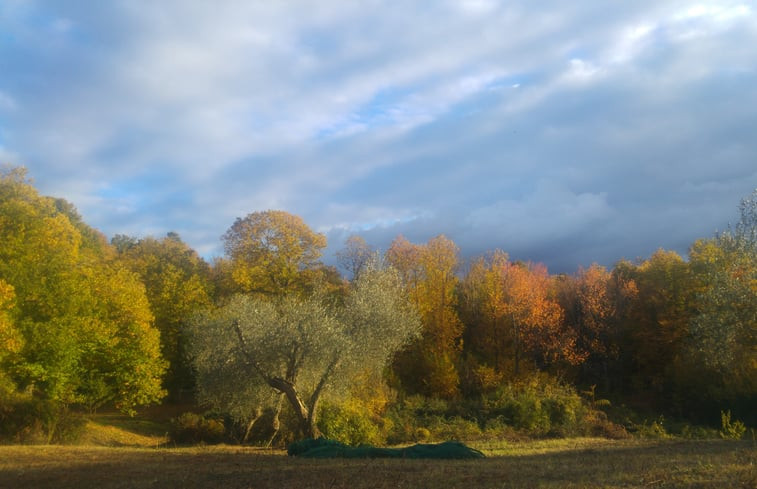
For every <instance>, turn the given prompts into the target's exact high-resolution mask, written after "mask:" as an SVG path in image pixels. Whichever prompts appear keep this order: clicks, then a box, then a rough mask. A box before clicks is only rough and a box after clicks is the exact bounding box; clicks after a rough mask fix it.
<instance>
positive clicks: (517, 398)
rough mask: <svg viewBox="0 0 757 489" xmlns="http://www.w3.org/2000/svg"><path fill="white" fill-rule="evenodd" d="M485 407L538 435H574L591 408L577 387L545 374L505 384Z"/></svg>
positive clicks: (513, 425) (503, 418) (497, 416)
mask: <svg viewBox="0 0 757 489" xmlns="http://www.w3.org/2000/svg"><path fill="white" fill-rule="evenodd" d="M485 407H486V408H487V410H488V411H489V412H490V415H491V416H492V417H495V418H500V419H502V420H503V421H504V422H505V423H506V424H508V425H510V426H512V427H514V428H516V429H519V430H524V431H526V432H528V433H530V434H532V435H537V436H540V435H546V434H557V435H561V436H564V435H568V434H573V433H574V432H576V431H577V430H578V429H579V426H578V421H579V420H581V419H583V417H584V416H583V415H584V413H585V412H586V411H587V408H586V406H585V401H584V400H583V399H582V398H581V397H580V396H579V395H578V393H577V392H576V391H575V389H573V388H572V387H570V386H566V385H563V384H561V383H559V382H558V381H557V380H555V379H554V378H551V377H547V376H545V375H535V376H533V377H531V378H530V379H527V380H525V381H522V382H519V383H512V384H508V385H506V386H503V387H502V388H500V389H499V390H498V391H497V392H495V393H494V394H493V395H491V396H489V397H488V398H487V399H486V401H485Z"/></svg>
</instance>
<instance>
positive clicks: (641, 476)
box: [0, 417, 757, 489]
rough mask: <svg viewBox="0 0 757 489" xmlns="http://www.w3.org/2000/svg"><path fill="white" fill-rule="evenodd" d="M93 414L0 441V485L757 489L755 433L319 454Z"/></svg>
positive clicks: (59, 488) (78, 488)
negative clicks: (203, 438) (170, 434)
mask: <svg viewBox="0 0 757 489" xmlns="http://www.w3.org/2000/svg"><path fill="white" fill-rule="evenodd" d="M92 423H93V425H92V426H90V427H89V428H88V436H89V438H88V439H86V440H85V443H86V444H85V445H77V446H0V488H3V489H4V488H9V489H10V488H14V489H16V488H18V489H23V488H35V489H47V488H56V489H66V488H75V489H85V488H90V487H97V488H174V487H175V488H215V487H218V488H277V489H281V488H288V487H309V488H324V489H325V488H333V489H336V488H351V489H352V488H355V489H360V488H377V489H382V488H425V487H428V488H438V487H444V488H455V487H461V488H466V489H468V488H470V489H473V488H509V487H512V488H570V487H574V488H621V487H622V488H662V487H665V488H671V487H673V488H678V487H680V488H684V487H685V488H742V489H757V443H756V442H755V441H754V440H748V441H727V440H680V439H665V440H638V439H633V440H605V439H593V438H590V439H587V438H579V439H564V440H541V441H538V440H537V441H527V442H518V443H513V442H504V441H503V442H488V443H486V444H483V443H481V444H476V443H471V446H474V447H475V448H478V449H480V450H482V451H483V452H484V453H486V455H487V457H488V458H486V459H483V460H465V461H450V460H387V459H378V460H313V459H298V458H292V457H287V456H286V454H285V453H284V452H283V451H279V450H264V449H257V448H246V447H236V446H207V447H172V446H167V445H166V444H165V441H166V439H165V436H164V434H160V433H159V430H160V425H155V424H149V423H148V424H139V423H136V425H135V424H134V422H128V421H125V420H123V419H119V418H117V417H114V418H111V419H108V418H100V419H99V420H96V421H93V422H92ZM127 424H128V426H129V430H126V429H124V428H123V426H124V425H127ZM137 431H141V432H137Z"/></svg>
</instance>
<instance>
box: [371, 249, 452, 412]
mask: <svg viewBox="0 0 757 489" xmlns="http://www.w3.org/2000/svg"><path fill="white" fill-rule="evenodd" d="M386 259H387V261H388V262H389V263H390V264H391V265H392V266H393V267H395V268H396V269H397V270H398V271H399V273H400V275H401V276H402V279H403V283H404V284H405V286H406V287H407V290H408V295H409V297H410V301H411V302H412V303H413V304H414V305H415V307H416V309H417V310H418V312H419V314H420V317H421V321H422V323H423V334H422V335H421V338H420V339H419V340H418V341H417V342H415V343H414V344H412V345H410V346H409V347H408V348H407V349H406V350H405V351H403V352H402V353H401V354H400V355H398V357H397V359H396V361H395V368H394V372H395V374H396V375H397V377H398V378H399V380H400V383H401V384H402V386H403V388H405V389H406V390H409V391H411V392H417V393H421V394H424V395H429V396H437V397H443V398H454V397H456V396H457V395H458V394H459V384H460V377H459V372H458V364H459V361H460V353H461V351H462V341H461V340H462V331H463V325H462V323H461V322H460V319H459V317H458V315H457V310H456V304H457V296H456V293H455V289H456V287H457V284H458V282H459V279H458V278H457V275H456V271H457V268H458V266H459V257H458V248H457V246H456V245H455V243H453V242H452V241H451V240H449V239H448V238H446V237H444V236H437V237H435V238H433V239H431V240H429V241H428V243H426V244H425V245H416V244H413V243H410V242H408V241H407V240H406V239H405V238H404V237H402V236H400V237H398V238H397V239H395V240H394V242H392V244H391V246H390V247H389V249H388V250H387V252H386Z"/></svg>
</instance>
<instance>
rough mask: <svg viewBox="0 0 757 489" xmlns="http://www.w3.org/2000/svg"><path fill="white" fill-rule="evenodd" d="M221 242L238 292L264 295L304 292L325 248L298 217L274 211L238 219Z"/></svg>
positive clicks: (324, 242) (320, 239) (323, 243)
mask: <svg viewBox="0 0 757 489" xmlns="http://www.w3.org/2000/svg"><path fill="white" fill-rule="evenodd" d="M223 241H224V250H225V251H226V255H227V256H228V257H229V259H230V260H231V275H232V278H233V281H234V282H235V283H236V285H237V286H238V287H239V292H245V293H257V294H263V295H276V294H281V293H284V292H289V291H292V290H295V289H296V290H303V289H306V288H307V286H308V285H309V284H310V282H311V281H312V274H313V270H315V269H318V268H319V267H320V262H319V261H318V260H319V258H320V257H321V253H322V250H323V248H325V247H326V237H325V236H324V235H322V234H320V233H316V232H315V231H313V230H312V229H310V227H308V225H307V224H305V221H303V220H302V218H301V217H299V216H295V215H292V214H289V213H288V212H285V211H274V210H269V211H265V212H253V213H251V214H248V215H247V217H245V218H244V219H242V218H237V220H236V221H235V222H234V224H233V225H232V226H231V228H229V230H228V231H226V234H224V235H223Z"/></svg>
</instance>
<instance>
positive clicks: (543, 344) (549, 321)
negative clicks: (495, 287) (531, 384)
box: [497, 262, 581, 376]
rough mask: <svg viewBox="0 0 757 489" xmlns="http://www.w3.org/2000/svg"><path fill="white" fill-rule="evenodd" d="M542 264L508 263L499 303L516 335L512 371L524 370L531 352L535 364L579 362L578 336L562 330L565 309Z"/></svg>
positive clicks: (500, 309) (513, 336) (503, 314)
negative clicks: (564, 360) (525, 362)
mask: <svg viewBox="0 0 757 489" xmlns="http://www.w3.org/2000/svg"><path fill="white" fill-rule="evenodd" d="M550 280H551V279H550V276H549V274H548V273H547V268H546V267H545V266H544V265H542V264H533V263H525V264H524V263H510V262H508V263H506V264H505V265H504V270H503V283H504V287H503V288H504V290H503V297H502V301H501V302H500V303H499V304H498V305H497V307H498V313H499V314H500V315H501V316H502V317H503V318H505V320H506V321H507V324H508V327H509V328H510V334H511V336H512V339H513V373H514V375H515V376H518V375H519V374H520V373H521V368H522V360H523V359H524V357H525V356H526V355H528V356H529V357H530V358H531V360H532V361H533V362H534V365H539V364H549V363H551V362H554V361H557V360H559V359H566V360H568V361H569V362H579V361H580V360H581V358H580V355H577V354H576V351H575V337H573V336H572V335H570V334H566V333H565V332H564V331H562V330H561V324H562V315H563V311H562V309H561V308H560V306H559V304H558V303H557V302H556V301H555V300H554V298H552V297H550V290H551V282H550Z"/></svg>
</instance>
